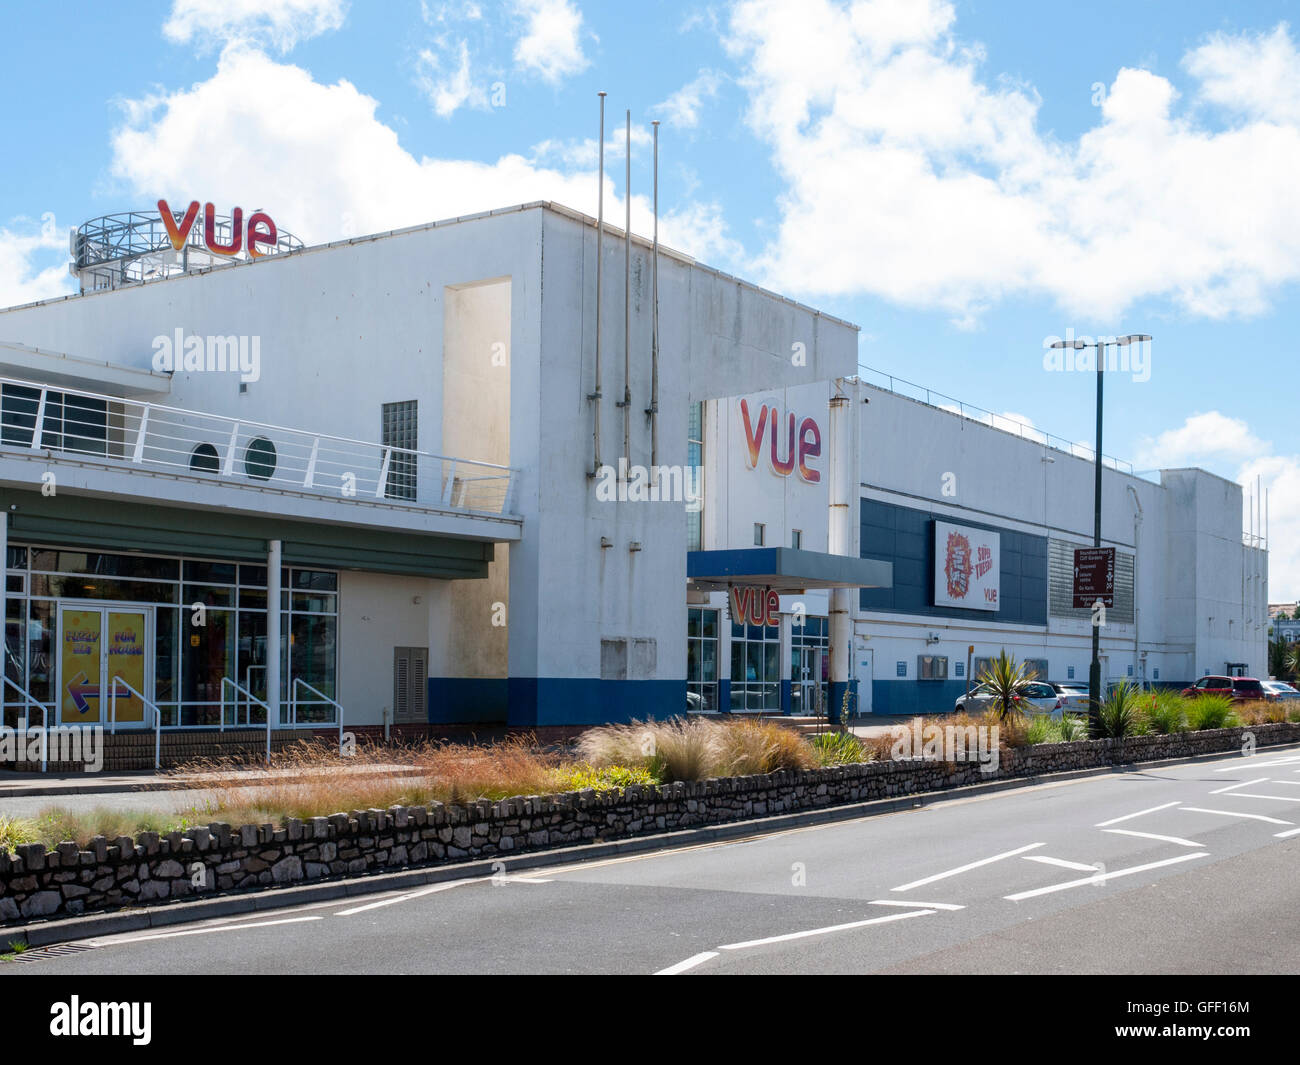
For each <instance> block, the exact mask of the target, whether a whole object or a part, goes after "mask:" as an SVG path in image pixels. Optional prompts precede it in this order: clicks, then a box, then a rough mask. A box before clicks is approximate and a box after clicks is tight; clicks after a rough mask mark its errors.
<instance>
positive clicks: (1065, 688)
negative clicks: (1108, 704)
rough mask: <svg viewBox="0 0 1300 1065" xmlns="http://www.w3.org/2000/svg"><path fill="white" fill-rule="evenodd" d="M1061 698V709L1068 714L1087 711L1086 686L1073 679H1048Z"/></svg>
mask: <svg viewBox="0 0 1300 1065" xmlns="http://www.w3.org/2000/svg"><path fill="white" fill-rule="evenodd" d="M1048 684H1050V685H1051V686H1052V690H1053V691H1055V692H1056V694H1057V695H1058V696H1059V697H1060V699H1061V709H1062V710H1064V711H1066V712H1067V713H1070V714H1086V713H1087V712H1088V686H1087V685H1086V684H1079V683H1077V682H1075V681H1054V680H1052V681H1048Z"/></svg>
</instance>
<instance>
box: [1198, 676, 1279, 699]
mask: <svg viewBox="0 0 1300 1065" xmlns="http://www.w3.org/2000/svg"><path fill="white" fill-rule="evenodd" d="M1183 694H1184V695H1188V696H1195V695H1226V696H1228V697H1229V698H1232V699H1241V700H1243V701H1249V700H1252V699H1265V698H1267V695H1268V693H1267V692H1265V691H1264V685H1263V684H1261V683H1260V682H1259V681H1257V680H1256V679H1255V678H1254V677H1202V678H1201V679H1200V680H1198V681H1197V682H1196V683H1195V684H1193V685H1192V686H1191V687H1190V688H1184V689H1183Z"/></svg>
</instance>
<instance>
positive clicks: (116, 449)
mask: <svg viewBox="0 0 1300 1065" xmlns="http://www.w3.org/2000/svg"><path fill="white" fill-rule="evenodd" d="M221 339H222V340H223V341H225V340H231V341H233V340H238V339H239V338H237V337H234V338H221ZM241 350H242V349H241ZM210 354H211V356H212V358H213V359H216V358H217V355H218V354H219V355H220V359H221V366H222V368H223V369H225V367H226V364H227V360H228V359H230V358H236V359H237V358H238V357H242V356H240V355H239V352H233V353H232V352H231V351H229V350H227V349H226V348H225V347H223V348H222V349H221V351H220V352H219V353H218V352H216V351H215V350H214V351H213V352H211V353H210ZM0 385H3V386H5V387H6V388H9V387H13V388H22V389H26V390H29V391H30V393H31V395H30V398H28V397H22V398H21V399H16V400H15V403H16V406H15V408H14V418H15V422H14V426H12V427H11V428H17V429H18V430H19V434H18V436H19V437H21V439H17V438H16V437H15V435H14V434H12V433H11V434H8V439H7V440H6V441H5V442H3V444H0V447H3V448H4V449H6V450H7V449H10V448H21V449H22V450H23V451H25V452H28V453H31V452H59V453H66V454H68V455H70V456H74V457H75V459H76V461H78V462H80V463H102V464H107V465H110V466H113V467H118V466H124V467H126V468H128V469H129V468H132V467H142V466H143V467H146V468H154V469H157V468H164V469H167V470H168V471H170V472H171V473H172V474H173V475H175V476H178V477H188V478H193V477H198V478H201V479H203V480H212V481H215V482H218V483H235V484H240V485H251V486H254V487H258V488H263V489H266V490H270V491H282V492H287V493H308V494H311V495H316V496H326V497H328V498H331V499H342V500H356V501H358V502H364V501H365V500H367V499H371V500H379V501H381V502H383V503H385V504H386V505H393V506H402V507H408V508H414V509H421V510H423V509H430V510H438V509H446V508H448V507H451V508H453V509H456V510H459V511H465V512H469V513H471V514H490V515H498V516H501V517H510V516H511V515H510V514H509V512H508V510H507V509H506V504H507V503H508V502H513V490H514V488H515V482H516V480H517V478H518V476H519V470H518V468H517V467H512V466H504V465H500V464H498V463H493V462H482V461H479V460H476V459H467V458H456V457H453V456H449V455H439V454H435V453H433V452H429V451H417V450H415V449H413V448H399V447H394V446H389V445H387V444H383V443H376V442H374V441H366V440H357V439H354V438H352V437H345V436H334V435H330V434H326V433H320V432H316V431H314V430H311V429H296V428H291V427H289V426H283V425H275V424H272V423H269V422H255V421H249V420H247V419H243V418H235V417H231V416H229V415H226V414H221V413H217V412H210V411H198V410H188V409H185V408H182V407H172V406H167V405H164V404H159V403H153V402H147V401H143V400H138V399H124V398H122V397H121V396H109V395H105V394H103V393H99V392H91V391H87V390H85V389H73V388H63V387H55V386H47V385H42V384H39V383H37V382H33V381H27V380H19V379H17V378H14V377H10V376H0ZM55 393H57V394H58V395H60V396H63V397H75V398H77V399H81V400H85V401H89V402H90V407H92V408H93V407H99V406H101V405H102V406H103V407H104V408H105V409H108V410H111V411H113V416H112V418H111V419H110V420H111V422H112V426H113V431H112V433H108V432H107V430H106V428H105V422H104V418H103V414H102V412H100V413H95V412H94V411H93V410H90V412H89V413H87V410H89V408H87V404H85V403H83V404H80V405H76V404H68V403H66V402H65V403H64V407H63V412H62V421H61V422H60V423H59V428H58V430H57V431H55V430H54V429H53V428H52V425H53V423H50V426H47V421H48V418H47V413H46V412H47V406H46V403H47V399H49V397H50V396H51V395H52V394H55ZM83 408H85V409H83ZM79 415H80V416H79ZM29 423H30V424H29ZM47 429H48V431H47ZM29 432H30V438H29V437H28V435H27V434H28V433H29ZM110 438H111V439H110ZM453 493H454V494H455V501H454V502H453V501H452V498H451V497H452V495H453Z"/></svg>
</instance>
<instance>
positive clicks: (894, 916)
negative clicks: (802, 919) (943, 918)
mask: <svg viewBox="0 0 1300 1065" xmlns="http://www.w3.org/2000/svg"><path fill="white" fill-rule="evenodd" d="M934 912H935V911H934V910H914V911H912V912H911V913H891V914H890V915H889V916H888V917H873V918H871V919H870V920H866V921H850V922H849V923H848V924H833V925H830V926H829V927H827V928H810V929H808V930H807V931H806V932H787V933H786V934H785V935H783V936H768V937H767V938H766V939H749V940H746V941H745V942H744V943H724V944H723V945H722V946H720V947H719V948H718V949H719V950H746V949H748V948H749V947H762V946H766V945H767V944H769V943H788V942H789V941H790V940H792V939H807V938H808V937H809V936H825V935H829V934H830V933H832V932H847V931H848V930H849V929H850V928H865V927H866V926H867V925H872V924H888V923H889V922H891V921H906V920H907V919H908V918H909V917H926V916H928V915H929V914H932V913H934Z"/></svg>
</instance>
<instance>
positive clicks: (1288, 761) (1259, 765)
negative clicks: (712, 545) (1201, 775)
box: [1215, 758, 1300, 773]
mask: <svg viewBox="0 0 1300 1065" xmlns="http://www.w3.org/2000/svg"><path fill="white" fill-rule="evenodd" d="M1296 762H1300V758H1281V759H1279V760H1278V761H1276V762H1255V763H1254V764H1253V765H1252V766H1251V767H1250V768H1251V769H1267V768H1268V767H1269V766H1273V765H1295V764H1296ZM1237 769H1238V767H1237V766H1234V765H1230V766H1225V767H1224V768H1223V769H1216V770H1215V772H1216V773H1235V772H1237ZM1296 772H1298V773H1300V769H1298V770H1296Z"/></svg>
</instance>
